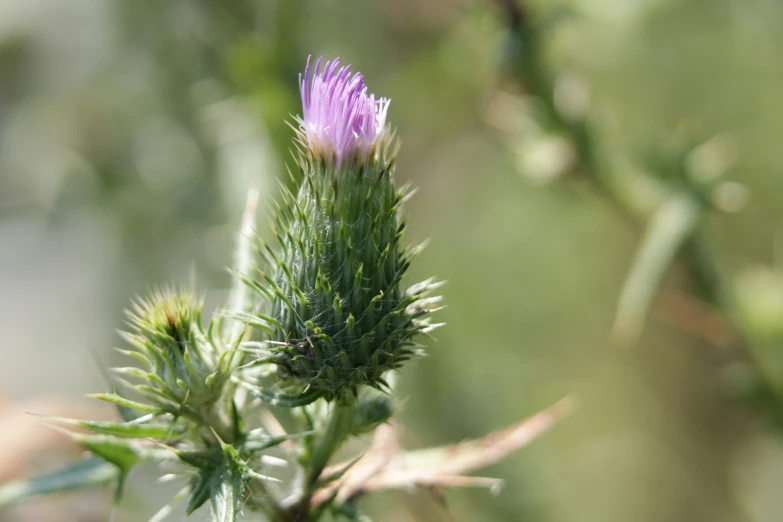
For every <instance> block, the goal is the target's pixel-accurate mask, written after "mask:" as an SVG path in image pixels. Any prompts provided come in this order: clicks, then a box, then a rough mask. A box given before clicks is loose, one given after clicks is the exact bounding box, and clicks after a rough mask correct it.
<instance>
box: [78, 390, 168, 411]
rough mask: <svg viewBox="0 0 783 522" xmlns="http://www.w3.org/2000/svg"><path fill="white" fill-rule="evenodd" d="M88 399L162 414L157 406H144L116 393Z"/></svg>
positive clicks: (93, 395)
mask: <svg viewBox="0 0 783 522" xmlns="http://www.w3.org/2000/svg"><path fill="white" fill-rule="evenodd" d="M89 397H92V398H94V399H98V400H99V401H105V402H111V403H112V404H116V405H117V406H121V407H123V408H130V409H132V410H136V411H142V412H144V413H163V412H162V411H161V409H160V408H159V407H157V406H152V405H150V404H144V403H142V402H136V401H132V400H130V399H126V398H125V397H123V396H121V395H117V394H116V393H95V394H92V395H89Z"/></svg>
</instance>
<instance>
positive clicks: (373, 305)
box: [248, 60, 437, 399]
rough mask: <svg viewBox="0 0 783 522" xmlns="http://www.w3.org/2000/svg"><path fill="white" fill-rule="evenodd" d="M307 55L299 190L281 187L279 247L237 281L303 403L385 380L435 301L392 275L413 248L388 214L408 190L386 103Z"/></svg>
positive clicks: (405, 355)
mask: <svg viewBox="0 0 783 522" xmlns="http://www.w3.org/2000/svg"><path fill="white" fill-rule="evenodd" d="M320 62H321V60H318V61H317V62H316V65H315V68H314V70H313V74H312V75H311V74H310V68H309V61H308V67H307V68H306V69H305V74H304V77H303V78H302V79H301V80H300V83H301V89H302V101H303V105H304V107H303V109H304V111H303V112H304V116H303V117H302V118H301V119H300V120H299V123H300V129H299V133H298V141H299V144H300V145H301V150H300V152H301V155H300V156H299V158H298V162H297V163H298V166H299V167H300V169H301V170H302V174H303V178H304V180H303V182H302V184H301V186H300V188H299V191H298V194H296V195H294V194H293V193H291V192H288V191H285V190H284V196H283V204H282V205H281V206H280V209H279V211H278V213H277V216H276V219H275V232H276V235H277V237H278V240H279V243H280V248H279V249H273V248H271V247H269V246H267V245H264V254H265V257H266V260H267V262H268V264H269V265H270V266H271V267H272V270H273V272H272V275H266V274H261V276H262V277H261V279H263V281H262V282H260V283H259V282H258V281H254V280H251V279H249V280H248V282H249V283H250V284H251V286H253V287H254V288H256V290H258V291H259V292H260V293H261V294H263V295H264V296H266V297H267V298H268V299H269V301H270V308H269V314H268V315H257V316H256V324H258V323H259V322H263V323H264V327H263V328H262V329H263V330H265V331H266V332H267V340H268V345H269V349H270V351H271V353H267V354H266V356H267V358H268V360H269V361H271V362H273V363H275V364H277V366H278V368H279V369H280V372H281V373H282V374H283V375H284V376H286V377H293V378H296V379H299V380H300V381H301V382H303V384H304V385H305V390H306V395H307V396H308V397H310V398H318V397H325V398H327V399H333V398H340V397H344V396H347V395H356V394H357V390H358V387H359V386H361V385H371V386H374V387H377V388H382V387H384V386H385V382H384V380H383V377H382V376H383V374H384V373H385V372H386V371H388V370H392V369H396V368H399V367H400V366H401V365H402V363H404V362H405V361H407V360H408V359H410V358H412V357H413V356H415V355H416V354H417V353H418V347H417V345H416V344H415V343H413V342H412V338H413V337H414V335H415V334H416V333H418V332H421V331H426V330H429V329H431V328H433V326H430V325H428V324H427V322H426V321H425V320H422V316H423V315H424V314H426V313H427V312H429V311H431V309H432V306H431V305H432V304H433V303H435V302H436V301H437V299H436V298H430V299H424V298H425V296H426V295H427V294H428V292H429V291H430V290H432V289H433V288H435V287H436V286H437V285H435V284H433V283H432V281H431V280H430V281H426V282H424V283H421V284H419V285H415V286H414V287H412V288H410V289H408V291H406V290H405V289H403V287H402V286H401V280H402V277H403V275H404V274H405V272H406V270H407V269H408V266H409V265H410V263H411V260H412V259H413V258H414V257H415V255H416V253H417V252H418V250H419V249H418V248H407V247H404V246H403V245H402V236H403V231H404V228H405V226H404V223H402V221H401V219H400V216H399V213H400V207H401V205H402V204H403V202H404V200H405V199H406V197H407V194H408V193H407V191H406V190H398V189H397V188H396V187H395V184H394V178H393V172H394V163H395V154H394V152H393V148H392V145H393V141H394V140H393V138H392V133H391V130H390V128H389V127H386V126H385V125H386V110H387V108H388V103H389V102H388V100H385V99H381V100H380V101H376V99H375V97H374V95H372V94H368V93H367V87H366V86H365V85H364V82H363V80H362V76H361V75H359V74H355V75H353V76H351V72H350V68H349V67H342V68H338V66H339V62H338V60H334V61H333V62H327V63H326V66H325V68H324V69H323V70H321V69H320Z"/></svg>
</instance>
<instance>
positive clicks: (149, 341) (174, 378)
mask: <svg viewBox="0 0 783 522" xmlns="http://www.w3.org/2000/svg"><path fill="white" fill-rule="evenodd" d="M202 309H203V303H202V302H201V301H199V300H196V299H195V298H194V297H193V296H192V295H191V294H190V293H189V292H184V291H183V292H176V291H172V290H162V291H155V292H151V294H150V296H149V297H148V298H147V299H139V300H138V301H137V302H135V303H134V304H133V308H132V310H129V311H128V316H129V324H130V325H131V327H132V331H130V332H125V333H124V337H125V339H126V340H127V341H128V342H129V343H130V344H131V345H133V347H134V348H136V350H135V351H126V352H124V353H126V354H127V355H129V356H132V357H134V358H136V359H137V360H140V361H141V362H142V363H144V365H145V366H146V368H145V369H139V368H119V369H118V370H117V371H118V372H119V373H124V374H127V375H130V376H132V377H135V378H137V379H140V380H141V381H142V383H141V384H139V385H137V386H136V389H137V390H138V391H139V392H141V393H142V394H143V395H145V396H147V397H148V398H150V399H152V400H153V401H154V402H156V403H158V404H160V405H161V406H164V407H166V406H168V407H170V408H171V409H172V410H174V409H176V408H179V407H181V406H182V405H184V404H187V405H188V406H190V407H194V408H199V407H202V406H204V405H208V404H211V403H214V402H215V401H217V399H218V398H219V397H220V395H221V393H222V389H223V385H224V384H225V382H226V381H227V379H228V364H227V360H226V359H227V358H226V357H225V356H224V355H221V354H220V353H219V352H218V350H217V349H216V348H215V347H214V346H213V345H212V344H211V343H210V342H209V341H208V340H207V337H206V335H205V334H204V332H203V330H202V326H201V312H202Z"/></svg>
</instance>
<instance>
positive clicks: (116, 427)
mask: <svg viewBox="0 0 783 522" xmlns="http://www.w3.org/2000/svg"><path fill="white" fill-rule="evenodd" d="M49 419H51V420H54V421H57V422H61V423H64V424H69V425H71V426H79V427H80V428H84V429H86V430H90V431H92V432H95V433H100V434H102V435H112V436H114V437H122V438H136V439H159V440H168V439H170V438H172V437H177V436H179V435H182V434H183V433H184V431H185V430H184V429H183V428H182V427H175V426H173V425H167V424H140V423H133V422H129V423H128V422H126V423H120V422H106V421H81V420H73V419H64V418H62V417H49Z"/></svg>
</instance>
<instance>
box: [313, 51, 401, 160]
mask: <svg viewBox="0 0 783 522" xmlns="http://www.w3.org/2000/svg"><path fill="white" fill-rule="evenodd" d="M339 65H340V59H339V58H336V59H335V60H333V61H328V62H326V64H325V65H324V68H323V70H321V58H318V60H317V61H316V62H315V67H313V69H312V75H311V74H310V73H311V70H310V58H309V57H308V59H307V66H306V67H305V71H304V75H301V74H300V75H299V88H300V90H301V93H302V118H301V119H299V120H298V121H299V125H300V132H301V134H302V137H303V141H304V143H305V145H307V147H308V148H309V149H310V150H311V151H314V152H315V153H317V154H319V155H322V156H323V157H326V158H329V157H334V158H335V159H336V161H337V164H338V165H339V164H340V162H341V161H342V160H343V158H346V157H348V156H352V155H354V154H356V155H357V156H365V157H366V158H368V159H369V156H370V154H372V153H373V152H372V151H373V146H374V144H375V143H376V140H377V139H378V138H379V137H380V138H381V139H383V137H384V136H385V135H386V134H388V133H387V132H386V111H387V110H388V109H389V100H388V99H387V98H380V99H378V100H376V99H375V95H374V94H371V93H368V92H367V86H366V85H365V84H364V78H363V76H362V75H361V74H360V73H355V74H353V75H351V66H350V65H348V66H344V67H339Z"/></svg>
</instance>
